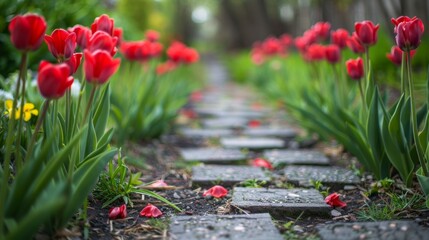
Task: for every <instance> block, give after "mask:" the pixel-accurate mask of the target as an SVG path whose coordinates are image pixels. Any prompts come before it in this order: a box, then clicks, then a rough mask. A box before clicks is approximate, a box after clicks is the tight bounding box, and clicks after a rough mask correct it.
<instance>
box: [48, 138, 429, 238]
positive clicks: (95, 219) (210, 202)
mask: <svg viewBox="0 0 429 240" xmlns="http://www.w3.org/2000/svg"><path fill="white" fill-rule="evenodd" d="M213 144H214V143H213V142H212V141H203V140H190V139H186V138H183V137H180V136H177V135H168V136H166V137H163V138H162V140H156V141H151V142H140V143H138V144H129V145H128V146H127V148H126V149H127V151H126V152H127V154H128V155H129V156H132V157H133V158H135V159H140V161H143V163H144V166H145V167H144V168H139V167H134V166H131V165H130V169H131V170H132V171H133V172H138V171H139V172H142V177H141V180H142V181H143V182H145V183H148V182H151V181H154V180H158V179H163V180H164V181H165V182H166V183H168V184H169V185H171V186H175V187H176V188H175V189H171V190H162V191H155V192H156V193H158V194H159V195H161V196H163V197H165V198H167V199H169V200H170V201H171V202H173V203H174V204H176V205H177V206H178V207H179V208H181V209H182V210H183V212H178V211H176V210H174V209H173V208H171V207H169V206H167V205H166V204H165V203H162V202H160V201H159V200H156V199H153V198H151V197H145V198H144V199H142V197H141V196H140V195H133V196H132V201H133V203H134V206H133V207H128V209H127V210H128V215H127V218H125V219H120V220H114V221H109V219H108V212H109V207H107V208H102V202H100V201H98V200H97V199H94V198H91V199H90V204H89V208H88V220H89V225H90V227H89V238H90V239H166V238H167V229H168V223H169V217H170V216H172V215H206V214H237V213H244V212H243V211H241V210H240V209H237V208H235V207H234V206H232V205H231V204H230V199H231V188H228V190H229V192H230V193H229V194H228V196H227V197H225V198H222V199H215V198H212V197H203V196H202V193H203V192H204V190H206V189H201V188H192V187H191V180H190V167H191V165H190V164H186V163H184V162H183V161H181V160H179V159H180V158H179V153H178V151H177V148H176V147H177V146H179V147H199V146H207V145H213ZM312 145H313V148H315V149H318V150H322V151H324V152H325V153H326V154H328V156H329V157H330V158H331V161H332V162H333V163H334V165H339V166H343V167H350V166H351V164H350V163H352V162H354V160H353V158H351V157H350V155H349V154H347V153H345V152H344V151H343V150H342V149H341V148H340V147H338V146H337V145H336V144H335V143H330V144H322V143H317V144H314V143H312ZM253 156H258V154H254V155H253ZM355 168H356V169H358V168H359V166H358V165H357V164H356V166H355ZM277 172H278V173H280V171H277ZM275 173H276V171H275ZM362 178H363V179H364V182H363V183H362V184H361V185H359V186H356V187H354V188H353V189H350V190H341V191H339V192H338V193H339V194H340V195H341V199H342V200H343V201H344V202H346V203H347V207H346V208H344V209H338V208H337V209H336V210H337V211H338V212H340V216H337V217H332V218H328V219H326V218H317V217H308V218H307V217H306V218H286V219H285V220H281V221H275V223H276V226H277V227H278V228H279V230H280V232H281V233H283V234H284V235H285V236H286V238H288V239H293V238H296V239H305V238H309V239H311V238H315V236H316V232H317V230H316V228H315V226H316V225H317V224H326V223H332V222H338V221H339V222H350V221H363V220H364V219H362V218H361V217H362V216H360V215H359V212H361V211H362V210H364V209H366V208H367V206H368V204H370V203H371V204H377V205H378V206H379V207H383V206H385V205H388V204H389V199H390V196H391V195H389V193H392V192H396V193H397V194H399V195H400V194H401V193H404V191H406V190H405V188H404V187H403V186H402V185H401V184H400V183H398V182H399V180H397V181H396V183H393V184H392V185H391V186H390V187H389V188H388V189H387V188H386V189H385V188H380V189H378V191H377V192H374V193H373V194H371V195H369V194H368V193H369V189H371V188H373V189H375V188H374V187H371V185H374V180H373V179H372V177H371V176H368V175H364V176H362ZM283 183H284V182H281V181H278V182H274V183H272V185H271V186H268V187H272V188H274V187H279V186H280V187H291V186H287V185H286V186H285V185H284V184H283ZM414 189H418V187H417V186H416V188H414ZM321 190H326V189H321ZM415 193H418V192H415ZM415 193H410V194H415ZM419 194H420V193H419ZM147 203H151V204H154V205H156V206H157V207H158V208H159V209H160V210H161V211H162V212H163V215H162V217H160V218H158V219H149V218H146V217H140V216H139V212H140V211H141V210H142V209H143V208H144V207H145V206H146V205H147ZM121 204H122V202H121V201H117V202H115V203H113V204H111V206H119V205H121ZM393 217H394V218H395V219H413V220H416V219H417V220H418V221H419V222H420V223H421V224H422V225H425V226H429V213H428V211H427V210H426V209H425V208H421V209H417V210H416V209H415V206H410V207H409V208H404V209H403V210H402V211H399V212H397V213H396V215H395V216H393ZM291 223H293V224H291ZM82 228H83V223H82V221H80V220H75V221H74V222H72V226H70V227H69V228H68V229H67V230H64V231H60V232H59V234H57V238H58V239H61V238H70V237H73V236H75V237H78V238H81V237H82V236H81V235H80V233H81V232H83V231H82ZM40 239H43V238H40ZM316 239H317V238H316Z"/></svg>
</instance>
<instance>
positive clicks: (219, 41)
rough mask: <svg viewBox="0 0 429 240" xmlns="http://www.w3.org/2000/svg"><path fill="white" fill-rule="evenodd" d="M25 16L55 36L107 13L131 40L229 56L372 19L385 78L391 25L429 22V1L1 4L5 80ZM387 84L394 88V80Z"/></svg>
mask: <svg viewBox="0 0 429 240" xmlns="http://www.w3.org/2000/svg"><path fill="white" fill-rule="evenodd" d="M26 12H37V13H40V14H42V15H43V16H44V17H45V18H46V20H47V22H48V33H49V34H50V33H51V32H52V30H53V29H54V28H59V27H61V28H67V27H71V26H73V25H75V24H81V25H86V26H90V24H91V23H92V22H93V20H94V18H95V17H96V16H99V15H100V14H101V13H107V14H109V15H110V16H111V17H113V18H114V19H115V21H116V23H115V25H116V26H118V27H122V28H123V29H124V39H125V40H139V39H142V38H143V36H144V32H145V31H146V30H147V29H154V30H157V31H159V32H160V33H161V42H163V43H164V44H168V43H169V42H171V41H172V40H175V39H177V40H181V41H183V42H185V43H186V44H191V45H194V46H195V47H197V48H198V50H200V51H212V52H214V51H215V52H216V53H219V52H225V53H228V54H231V53H239V52H243V51H247V49H249V48H250V47H251V46H252V44H253V43H254V42H255V41H258V40H263V39H265V38H266V37H268V36H280V35H281V34H283V33H289V34H291V35H292V36H298V35H301V34H302V33H303V31H304V30H306V29H308V28H309V27H310V26H311V25H313V24H314V23H315V22H317V21H328V22H330V23H331V25H332V28H333V29H336V28H340V27H342V28H346V29H347V30H349V31H350V32H351V31H353V26H354V23H355V22H356V21H362V20H365V19H368V20H372V21H373V22H375V23H379V24H380V25H381V31H380V34H379V42H378V44H377V46H378V47H377V48H374V50H372V52H371V59H372V61H373V62H372V65H373V67H374V69H375V70H376V73H375V74H376V76H378V77H379V78H380V79H381V78H385V76H392V75H395V74H396V73H393V72H396V71H395V70H396V69H395V66H393V65H392V64H390V62H388V60H387V59H386V57H385V55H386V53H387V52H388V51H389V50H390V47H391V46H392V45H393V44H394V39H393V25H392V24H391V23H390V19H391V18H392V17H398V16H400V15H408V16H418V17H419V18H421V19H422V20H423V22H424V23H425V24H429V1H427V0H423V1H422V0H374V1H368V0H353V1H352V0H270V1H266V0H217V1H213V0H64V1H57V0H16V1H11V0H0V16H1V17H0V46H1V47H0V56H1V58H0V75H2V76H3V77H7V76H8V75H9V74H10V73H11V72H13V71H15V70H16V69H17V65H18V59H19V56H18V55H17V54H16V53H15V52H14V51H13V49H12V47H11V44H10V41H9V36H8V29H7V26H8V23H9V21H10V20H11V18H12V17H13V16H14V15H16V14H22V13H26ZM428 51H429V39H428V38H427V33H425V40H424V41H423V43H422V46H421V47H419V50H418V52H417V54H416V56H415V60H414V61H413V63H414V64H415V67H417V68H419V69H422V70H425V69H426V68H427V67H426V66H427V65H428V63H429V61H428V55H427V54H426V52H428ZM229 56H231V55H229ZM40 59H51V56H50V55H49V54H48V52H47V48H46V46H45V45H44V44H43V48H42V49H41V50H39V51H37V52H36V53H35V54H31V59H30V67H32V68H33V69H34V68H35V67H36V65H37V63H38V62H39V60H40ZM51 60H53V59H51ZM236 62H240V61H236ZM232 68H233V69H240V68H243V67H242V66H233V67H232ZM242 77H245V76H242ZM387 79H388V80H387ZM385 81H394V82H396V80H394V79H392V77H389V78H386V80H385Z"/></svg>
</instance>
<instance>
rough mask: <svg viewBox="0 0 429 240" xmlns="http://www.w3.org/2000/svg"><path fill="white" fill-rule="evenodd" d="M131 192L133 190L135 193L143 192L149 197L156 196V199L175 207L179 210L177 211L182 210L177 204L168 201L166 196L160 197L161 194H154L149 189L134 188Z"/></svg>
mask: <svg viewBox="0 0 429 240" xmlns="http://www.w3.org/2000/svg"><path fill="white" fill-rule="evenodd" d="M133 192H135V193H140V194H143V195H145V196H149V197H153V198H156V199H158V200H160V201H162V202H164V203H166V204H168V205H169V206H170V207H172V208H174V209H176V210H177V211H179V212H181V211H182V209H180V208H179V207H177V206H176V205H175V204H173V203H172V202H170V201H168V200H167V199H166V198H164V197H162V196H160V195H158V194H156V193H154V192H152V191H150V190H146V189H135V190H133Z"/></svg>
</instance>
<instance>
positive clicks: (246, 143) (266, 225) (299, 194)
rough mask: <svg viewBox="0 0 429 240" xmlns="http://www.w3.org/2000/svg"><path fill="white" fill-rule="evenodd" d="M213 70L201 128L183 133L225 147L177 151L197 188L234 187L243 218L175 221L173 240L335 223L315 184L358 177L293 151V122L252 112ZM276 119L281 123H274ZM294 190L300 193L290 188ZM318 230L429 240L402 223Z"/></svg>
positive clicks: (242, 94)
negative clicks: (258, 161) (267, 165)
mask: <svg viewBox="0 0 429 240" xmlns="http://www.w3.org/2000/svg"><path fill="white" fill-rule="evenodd" d="M207 66H208V76H209V82H210V83H211V84H212V86H211V87H210V90H209V91H207V92H204V94H203V100H202V102H200V103H197V104H195V105H194V106H193V107H194V110H195V111H196V112H197V113H198V115H199V119H198V120H197V121H199V124H194V125H193V126H195V125H197V126H201V128H189V127H186V128H182V129H180V130H179V133H180V134H182V135H183V136H185V137H188V138H203V139H209V138H210V139H216V140H218V143H219V144H218V145H217V146H212V147H203V148H192V149H179V151H180V153H181V156H182V158H183V160H185V161H187V162H194V163H200V164H201V165H198V166H193V167H192V186H193V187H194V188H197V187H202V188H203V189H208V188H209V187H211V186H213V185H217V184H219V185H223V186H225V187H232V189H231V188H230V189H231V192H230V193H229V195H228V196H232V197H231V201H230V205H231V207H233V208H235V209H239V212H240V213H241V214H237V215H234V214H230V215H205V216H173V217H172V218H171V221H170V225H169V236H170V239H187V240H193V239H249V240H250V239H264V240H265V239H283V236H282V235H281V234H280V233H279V231H278V230H277V228H276V227H275V225H274V222H273V221H272V219H276V220H281V219H283V220H284V219H289V220H290V219H296V218H297V217H298V216H299V217H304V216H309V217H318V218H326V219H327V221H329V220H331V210H333V208H332V207H331V206H329V205H328V204H326V203H325V201H324V197H323V196H322V195H321V193H320V192H319V191H318V190H316V189H314V188H313V183H314V182H315V181H318V182H320V183H321V184H323V185H324V186H327V187H331V188H333V189H337V188H342V187H344V186H345V185H356V184H359V182H360V179H359V178H358V177H357V176H356V175H355V174H354V173H353V171H350V170H348V169H342V168H338V167H332V166H330V160H329V159H328V158H327V157H326V156H325V155H324V154H323V153H322V152H319V151H315V150H308V149H307V150H306V149H298V150H297V149H287V147H288V146H289V145H288V144H287V141H290V140H293V139H294V138H295V137H296V136H297V131H296V130H295V128H292V127H291V126H290V125H288V124H287V123H285V122H284V121H283V120H280V121H279V119H282V118H287V114H284V113H279V112H275V111H273V110H269V109H268V108H262V107H260V106H258V107H254V106H255V102H257V99H255V98H254V96H253V95H252V94H249V92H248V91H243V90H242V88H240V87H238V86H236V85H233V84H231V83H228V81H227V74H226V71H225V69H223V67H222V66H221V65H219V64H218V63H217V62H211V63H210V64H208V65H207ZM259 105H260V104H259ZM270 116H282V117H281V118H279V117H275V118H273V119H275V120H273V119H270ZM252 120H256V121H260V122H261V126H259V127H249V126H248V124H249V121H252ZM252 156H260V157H264V158H266V159H268V160H269V161H270V162H271V163H272V164H273V165H274V166H275V167H276V171H275V172H274V173H273V172H270V171H268V170H263V169H261V168H258V167H253V166H249V165H248V162H247V161H246V160H250V157H252ZM214 164H216V165H214ZM227 164H228V165H227ZM246 181H247V182H248V183H253V185H252V184H250V185H249V186H252V187H243V182H246ZM262 181H265V182H270V181H275V182H277V183H278V182H281V183H282V184H284V186H286V187H282V186H279V187H271V188H264V187H261V188H255V186H257V185H258V184H259V183H262ZM240 183H241V184H242V185H241V187H240V186H239V185H238V184H240ZM288 184H289V185H288ZM291 184H292V185H291ZM280 185H281V184H280ZM293 185H294V186H295V187H296V188H295V187H292V188H291V186H293ZM275 186H278V185H275ZM298 187H305V188H298ZM317 229H318V237H320V238H321V239H342V240H346V239H423V238H424V237H425V236H429V235H428V230H427V229H423V230H421V229H420V226H419V225H417V224H416V223H414V222H399V221H394V222H381V223H380V222H377V223H350V224H349V223H332V221H331V223H330V224H326V225H320V226H318V227H317ZM410 233H411V234H410Z"/></svg>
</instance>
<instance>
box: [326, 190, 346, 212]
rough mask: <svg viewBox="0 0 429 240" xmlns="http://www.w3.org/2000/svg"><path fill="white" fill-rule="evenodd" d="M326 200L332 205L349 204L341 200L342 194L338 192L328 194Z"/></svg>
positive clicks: (344, 205) (342, 205)
mask: <svg viewBox="0 0 429 240" xmlns="http://www.w3.org/2000/svg"><path fill="white" fill-rule="evenodd" d="M325 202H326V203H327V204H329V205H331V206H332V207H340V208H344V207H346V206H347V204H346V203H345V202H343V201H341V200H340V195H339V194H338V193H336V192H335V193H332V194H331V195H329V196H327V197H326V198H325Z"/></svg>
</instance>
